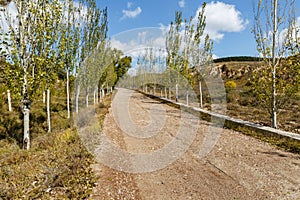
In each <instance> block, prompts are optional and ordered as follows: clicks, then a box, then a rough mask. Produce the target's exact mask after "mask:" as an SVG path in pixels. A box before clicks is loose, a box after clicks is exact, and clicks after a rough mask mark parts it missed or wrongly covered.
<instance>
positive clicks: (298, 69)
mask: <svg viewBox="0 0 300 200" xmlns="http://www.w3.org/2000/svg"><path fill="white" fill-rule="evenodd" d="M251 80H252V82H251V84H252V88H253V93H254V95H255V97H256V98H257V100H258V101H259V102H260V105H261V107H263V108H265V109H267V110H268V112H269V113H270V114H271V113H272V107H270V102H271V101H272V98H273V88H272V67H271V66H266V67H262V68H260V69H259V70H257V71H256V72H255V73H254V74H253V77H252V79H251ZM276 91H277V93H276V105H277V109H278V110H279V109H283V108H285V106H286V105H288V104H289V103H290V102H291V101H290V100H292V99H293V98H295V97H296V95H297V94H298V92H299V91H300V65H299V59H298V58H297V57H290V58H288V59H285V60H284V61H282V64H281V65H280V66H278V68H277V74H276Z"/></svg>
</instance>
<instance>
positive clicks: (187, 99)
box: [186, 90, 189, 106]
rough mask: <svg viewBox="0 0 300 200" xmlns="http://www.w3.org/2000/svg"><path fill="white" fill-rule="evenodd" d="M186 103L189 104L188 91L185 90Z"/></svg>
mask: <svg viewBox="0 0 300 200" xmlns="http://www.w3.org/2000/svg"><path fill="white" fill-rule="evenodd" d="M186 105H187V106H188V105H189V91H188V90H187V91H186Z"/></svg>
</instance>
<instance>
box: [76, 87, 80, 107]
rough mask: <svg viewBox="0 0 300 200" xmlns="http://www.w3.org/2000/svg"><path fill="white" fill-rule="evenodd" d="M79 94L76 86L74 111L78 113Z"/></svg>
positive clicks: (78, 88)
mask: <svg viewBox="0 0 300 200" xmlns="http://www.w3.org/2000/svg"><path fill="white" fill-rule="evenodd" d="M79 94H80V85H78V86H77V92H76V98H75V111H76V113H78V111H79V110H78V106H79V105H78V104H79Z"/></svg>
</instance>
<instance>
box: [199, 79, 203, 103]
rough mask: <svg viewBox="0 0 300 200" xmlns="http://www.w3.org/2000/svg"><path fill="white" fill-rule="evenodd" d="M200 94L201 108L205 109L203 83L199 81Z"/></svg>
mask: <svg viewBox="0 0 300 200" xmlns="http://www.w3.org/2000/svg"><path fill="white" fill-rule="evenodd" d="M199 94H200V97H199V98H200V108H203V94H202V83H201V80H200V81H199Z"/></svg>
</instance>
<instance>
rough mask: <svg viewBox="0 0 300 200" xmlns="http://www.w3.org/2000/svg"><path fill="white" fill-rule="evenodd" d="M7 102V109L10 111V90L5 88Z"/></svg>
mask: <svg viewBox="0 0 300 200" xmlns="http://www.w3.org/2000/svg"><path fill="white" fill-rule="evenodd" d="M7 102H8V111H9V112H11V111H12V108H11V97H10V90H7Z"/></svg>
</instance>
